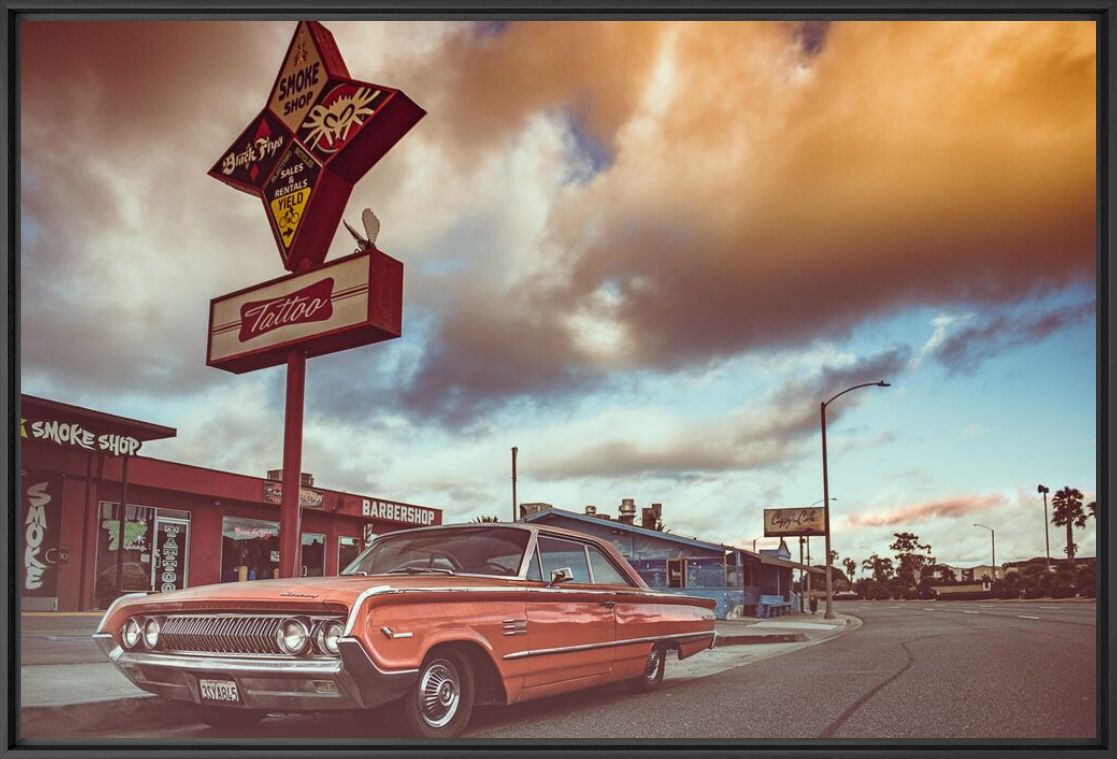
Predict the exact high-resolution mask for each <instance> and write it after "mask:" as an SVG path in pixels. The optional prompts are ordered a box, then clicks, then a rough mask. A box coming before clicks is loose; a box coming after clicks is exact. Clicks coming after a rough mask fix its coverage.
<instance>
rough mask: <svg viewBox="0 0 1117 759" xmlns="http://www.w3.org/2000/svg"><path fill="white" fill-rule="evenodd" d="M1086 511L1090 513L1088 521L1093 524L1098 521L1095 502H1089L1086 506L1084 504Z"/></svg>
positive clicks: (1096, 503)
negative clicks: (1091, 520) (1090, 520)
mask: <svg viewBox="0 0 1117 759" xmlns="http://www.w3.org/2000/svg"><path fill="white" fill-rule="evenodd" d="M1086 511H1088V512H1090V519H1093V520H1094V521H1095V522H1096V521H1098V502H1097V501H1090V502H1089V503H1088V504H1086Z"/></svg>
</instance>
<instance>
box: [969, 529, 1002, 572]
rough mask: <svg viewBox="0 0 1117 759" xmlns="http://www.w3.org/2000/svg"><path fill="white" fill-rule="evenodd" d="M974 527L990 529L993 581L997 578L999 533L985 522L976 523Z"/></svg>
mask: <svg viewBox="0 0 1117 759" xmlns="http://www.w3.org/2000/svg"><path fill="white" fill-rule="evenodd" d="M974 527H985V529H987V530H989V537H990V538H991V539H992V540H993V581H994V582H996V580H997V533H996V532H994V531H993V528H992V527H987V526H986V525H983V524H976V523H975V524H974Z"/></svg>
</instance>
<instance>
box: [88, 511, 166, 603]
mask: <svg viewBox="0 0 1117 759" xmlns="http://www.w3.org/2000/svg"><path fill="white" fill-rule="evenodd" d="M154 516H155V509H152V508H148V507H147V506H128V507H127V508H126V509H125V512H124V550H123V552H122V551H121V550H120V504H116V503H107V502H102V503H101V513H100V524H99V526H98V530H97V579H96V580H95V582H94V588H93V590H94V594H95V595H96V597H97V604H98V606H99V607H100V608H102V609H103V608H106V607H107V606H108V604H109V602H111V601H112V599H114V598H116V597H117V596H118V595H121V594H122V593H133V592H136V591H147V590H151V553H152V545H151V538H152V520H153V518H154ZM118 578H120V580H121V582H120V584H119V586H118V584H117V580H118Z"/></svg>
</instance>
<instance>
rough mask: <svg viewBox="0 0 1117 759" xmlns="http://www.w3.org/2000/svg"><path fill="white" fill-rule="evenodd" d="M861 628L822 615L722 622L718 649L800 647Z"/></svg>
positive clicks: (840, 618)
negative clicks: (765, 645) (764, 645)
mask: <svg viewBox="0 0 1117 759" xmlns="http://www.w3.org/2000/svg"><path fill="white" fill-rule="evenodd" d="M854 625H855V626H856V627H860V625H861V622H860V620H857V619H856V618H855V617H849V616H846V615H845V614H837V615H835V619H829V620H828V619H824V618H823V616H822V614H821V613H818V614H799V613H794V614H786V615H784V616H782V617H773V618H771V619H751V618H750V619H719V620H718V621H717V622H716V623H715V624H714V630H715V631H716V632H717V636H718V637H717V644H716V645H718V646H739V645H754V644H759V643H798V642H801V641H807V640H815V639H817V638H825V637H829V636H831V635H837V634H838V633H840V632H845V631H846V629H847V628H849V629H854Z"/></svg>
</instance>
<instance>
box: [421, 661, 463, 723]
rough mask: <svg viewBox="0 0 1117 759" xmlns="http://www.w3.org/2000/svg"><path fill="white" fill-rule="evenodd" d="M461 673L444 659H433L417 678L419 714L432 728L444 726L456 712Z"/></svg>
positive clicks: (459, 697) (460, 689) (460, 688)
mask: <svg viewBox="0 0 1117 759" xmlns="http://www.w3.org/2000/svg"><path fill="white" fill-rule="evenodd" d="M461 693H462V686H461V675H459V674H458V669H457V667H455V666H454V665H453V664H452V663H451V662H449V661H447V660H446V659H435V660H434V661H432V662H431V663H430V664H429V665H427V668H426V669H425V670H423V675H422V677H420V678H419V714H420V716H421V717H422V718H423V722H425V723H427V724H428V725H429V726H431V727H433V728H436V729H437V728H440V727H445V726H446V725H447V724H449V722H450V721H451V720H452V719H454V715H455V714H457V713H458V706H459V704H460V703H461Z"/></svg>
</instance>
